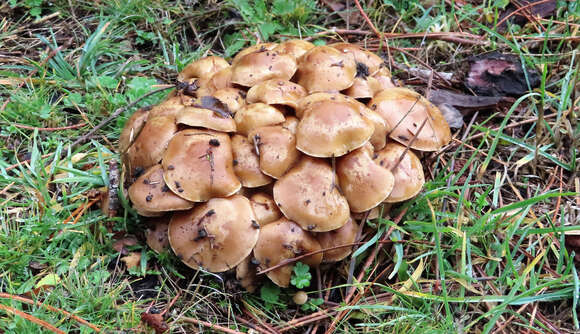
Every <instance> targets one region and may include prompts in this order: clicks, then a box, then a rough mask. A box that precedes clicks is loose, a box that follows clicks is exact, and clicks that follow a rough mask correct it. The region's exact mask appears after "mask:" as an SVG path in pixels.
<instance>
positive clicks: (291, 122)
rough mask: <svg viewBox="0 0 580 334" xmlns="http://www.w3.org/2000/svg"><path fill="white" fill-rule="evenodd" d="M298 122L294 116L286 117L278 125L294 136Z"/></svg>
mask: <svg viewBox="0 0 580 334" xmlns="http://www.w3.org/2000/svg"><path fill="white" fill-rule="evenodd" d="M298 122H300V120H299V119H298V118H296V117H294V116H286V119H285V120H284V123H282V124H280V125H282V127H283V128H284V129H287V130H288V131H290V132H292V134H294V135H296V129H297V128H298Z"/></svg>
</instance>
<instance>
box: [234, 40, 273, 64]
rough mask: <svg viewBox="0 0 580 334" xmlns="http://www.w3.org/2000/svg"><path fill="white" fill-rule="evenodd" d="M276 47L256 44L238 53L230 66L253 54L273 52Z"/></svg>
mask: <svg viewBox="0 0 580 334" xmlns="http://www.w3.org/2000/svg"><path fill="white" fill-rule="evenodd" d="M277 46H278V44H277V43H258V44H255V45H252V46H249V47H247V48H245V49H243V50H242V51H240V52H238V53H237V54H236V55H235V57H234V59H232V65H235V64H237V63H238V62H239V61H240V60H241V59H242V58H243V57H244V56H246V55H248V54H250V53H254V52H263V51H270V50H273V49H274V48H276V47H277Z"/></svg>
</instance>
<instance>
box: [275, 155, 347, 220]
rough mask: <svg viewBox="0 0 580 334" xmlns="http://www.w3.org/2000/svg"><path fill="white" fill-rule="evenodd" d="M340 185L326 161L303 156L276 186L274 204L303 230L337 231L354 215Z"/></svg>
mask: <svg viewBox="0 0 580 334" xmlns="http://www.w3.org/2000/svg"><path fill="white" fill-rule="evenodd" d="M337 182H338V180H337V178H336V175H335V174H334V172H333V171H332V168H331V167H330V165H329V164H328V163H327V162H326V161H325V160H322V159H314V158H310V157H307V156H303V157H302V159H301V160H300V162H299V163H298V165H297V166H295V167H294V168H292V169H291V170H290V171H288V173H286V174H285V175H284V176H282V177H281V178H280V179H279V180H278V181H276V183H275V184H274V200H275V201H276V204H277V205H278V208H279V209H280V211H282V213H283V214H284V216H286V217H287V218H288V219H290V220H293V221H295V222H296V223H298V224H299V225H300V226H301V227H302V228H303V229H305V230H308V231H314V232H325V231H330V230H334V229H337V228H339V227H341V226H342V225H344V224H346V222H347V220H348V218H349V215H350V210H349V207H348V202H347V200H346V198H344V196H342V195H341V194H340V192H339V191H338V189H337V187H336V183H337Z"/></svg>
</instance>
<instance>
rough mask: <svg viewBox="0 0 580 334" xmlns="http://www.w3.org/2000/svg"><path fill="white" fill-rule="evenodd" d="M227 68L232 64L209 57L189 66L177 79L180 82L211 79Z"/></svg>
mask: <svg viewBox="0 0 580 334" xmlns="http://www.w3.org/2000/svg"><path fill="white" fill-rule="evenodd" d="M227 67H230V64H228V62H227V61H226V60H225V59H223V58H222V57H218V56H207V57H204V58H201V59H198V60H196V61H194V62H193V63H190V64H189V65H187V66H186V67H185V68H184V69H183V71H181V73H179V75H178V76H177V78H178V80H179V81H184V80H188V79H192V78H202V79H205V78H211V76H212V75H214V74H215V73H217V72H219V71H220V70H222V69H224V68H227Z"/></svg>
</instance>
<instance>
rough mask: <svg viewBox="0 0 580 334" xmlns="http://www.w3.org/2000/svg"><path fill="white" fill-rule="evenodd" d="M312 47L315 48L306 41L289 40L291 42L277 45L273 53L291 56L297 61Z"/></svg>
mask: <svg viewBox="0 0 580 334" xmlns="http://www.w3.org/2000/svg"><path fill="white" fill-rule="evenodd" d="M314 47H315V45H314V44H312V43H310V42H308V41H305V40H301V39H291V40H288V41H285V42H282V43H280V45H278V46H277V47H276V48H274V51H277V52H280V53H284V54H289V55H291V56H293V57H294V58H296V59H298V58H300V57H301V56H302V55H303V54H305V53H306V52H307V51H308V50H310V49H312V48H314Z"/></svg>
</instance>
